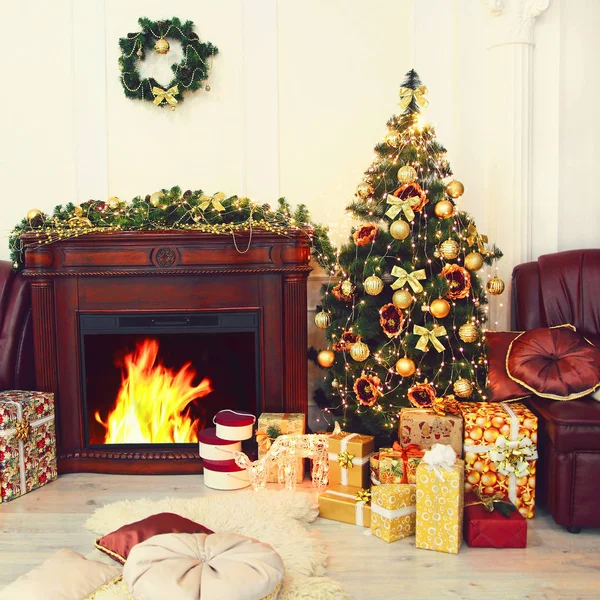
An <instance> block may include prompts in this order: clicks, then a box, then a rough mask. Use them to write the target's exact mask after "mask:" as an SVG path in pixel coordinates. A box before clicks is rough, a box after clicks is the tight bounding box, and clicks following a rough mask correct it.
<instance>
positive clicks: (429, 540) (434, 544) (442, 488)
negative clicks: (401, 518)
mask: <svg viewBox="0 0 600 600" xmlns="http://www.w3.org/2000/svg"><path fill="white" fill-rule="evenodd" d="M424 460H426V458H425V459H424ZM437 473H439V474H440V476H438V474H437ZM437 473H436V471H435V470H433V469H431V470H430V466H429V465H428V464H427V463H426V462H423V461H422V462H421V464H419V466H418V467H417V526H416V546H417V548H423V549H425V550H436V551H438V552H448V553H450V554H458V550H459V549H460V545H461V542H462V533H463V504H464V483H463V479H464V463H463V461H462V460H457V461H456V463H455V464H453V465H451V467H450V468H449V470H447V469H445V468H442V467H438V469H437Z"/></svg>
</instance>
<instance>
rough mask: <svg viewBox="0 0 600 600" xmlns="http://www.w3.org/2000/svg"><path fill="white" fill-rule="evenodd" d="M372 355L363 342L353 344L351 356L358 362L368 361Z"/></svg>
mask: <svg viewBox="0 0 600 600" xmlns="http://www.w3.org/2000/svg"><path fill="white" fill-rule="evenodd" d="M370 353H371V352H370V350H369V346H367V344H365V343H364V342H361V341H358V342H356V343H355V344H352V348H350V356H351V357H352V358H353V359H354V360H356V361H358V362H362V361H363V360H367V358H369V354H370Z"/></svg>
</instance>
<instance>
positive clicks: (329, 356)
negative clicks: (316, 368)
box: [317, 350, 335, 369]
mask: <svg viewBox="0 0 600 600" xmlns="http://www.w3.org/2000/svg"><path fill="white" fill-rule="evenodd" d="M317 362H318V363H319V364H320V365H321V366H322V367H324V368H325V369H329V367H331V366H332V365H333V363H334V362H335V354H334V353H333V350H321V352H319V354H318V355H317Z"/></svg>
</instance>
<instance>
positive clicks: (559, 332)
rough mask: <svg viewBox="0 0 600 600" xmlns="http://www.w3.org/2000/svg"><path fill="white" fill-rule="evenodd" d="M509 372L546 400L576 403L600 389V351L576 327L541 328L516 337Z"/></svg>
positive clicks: (509, 356) (508, 362) (510, 357)
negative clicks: (576, 400) (577, 400)
mask: <svg viewBox="0 0 600 600" xmlns="http://www.w3.org/2000/svg"><path fill="white" fill-rule="evenodd" d="M507 369H508V374H509V375H510V377H511V378H513V379H515V380H516V381H517V382H518V383H520V384H521V385H523V386H524V387H526V388H527V389H529V390H531V391H532V392H535V393H536V394H537V395H538V396H541V397H542V398H550V399H552V400H573V399H575V398H581V397H582V396H586V395H587V394H590V393H591V392H592V391H593V390H594V389H595V388H596V387H598V386H600V349H598V348H596V347H595V346H594V345H593V344H592V343H590V342H588V341H587V340H586V339H585V338H584V337H583V336H582V335H581V334H579V333H577V331H575V328H574V327H572V326H569V325H563V326H560V327H550V328H546V327H541V328H539V329H532V330H531V331H526V332H524V333H522V334H520V335H519V336H517V337H516V338H515V340H514V341H513V342H512V343H511V347H510V349H509V352H508V361H507Z"/></svg>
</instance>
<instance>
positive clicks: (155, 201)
mask: <svg viewBox="0 0 600 600" xmlns="http://www.w3.org/2000/svg"><path fill="white" fill-rule="evenodd" d="M163 198H164V194H163V193H162V192H154V194H152V195H151V196H150V204H152V206H154V208H156V207H158V206H160V201H161V200H162V199H163Z"/></svg>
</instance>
